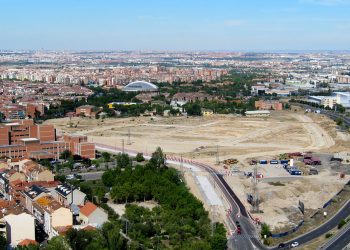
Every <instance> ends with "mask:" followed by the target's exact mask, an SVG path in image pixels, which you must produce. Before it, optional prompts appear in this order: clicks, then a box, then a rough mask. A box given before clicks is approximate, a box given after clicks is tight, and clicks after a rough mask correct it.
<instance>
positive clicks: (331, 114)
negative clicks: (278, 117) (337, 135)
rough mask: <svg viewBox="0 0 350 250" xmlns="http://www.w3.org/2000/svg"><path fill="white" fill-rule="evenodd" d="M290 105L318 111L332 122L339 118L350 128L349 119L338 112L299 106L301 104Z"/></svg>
mask: <svg viewBox="0 0 350 250" xmlns="http://www.w3.org/2000/svg"><path fill="white" fill-rule="evenodd" d="M292 104H293V105H297V106H300V107H302V108H304V109H311V110H312V111H315V110H320V111H321V114H323V115H326V116H328V117H329V118H331V119H332V120H334V121H335V120H336V119H337V118H341V119H343V120H344V124H345V125H347V126H350V117H348V116H345V115H343V114H341V113H338V112H335V111H331V110H325V109H319V108H315V107H313V106H310V105H307V104H301V103H292Z"/></svg>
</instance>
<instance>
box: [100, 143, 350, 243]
mask: <svg viewBox="0 0 350 250" xmlns="http://www.w3.org/2000/svg"><path fill="white" fill-rule="evenodd" d="M95 145H96V149H97V150H102V151H109V152H112V153H120V152H122V149H120V148H117V147H112V146H108V145H103V144H98V143H95ZM124 152H125V153H127V154H129V155H131V156H135V155H136V154H137V152H136V151H133V150H129V149H128V150H125V151H124ZM144 157H145V158H146V159H150V156H147V155H144ZM167 162H168V163H170V164H175V165H181V164H183V163H186V164H188V165H190V166H193V167H199V168H201V169H204V170H205V171H207V172H208V173H209V174H210V175H211V176H212V178H213V180H214V181H215V184H216V185H217V186H218V187H219V188H220V189H221V191H222V193H223V194H224V195H225V197H226V199H227V201H228V202H229V203H230V206H231V208H232V210H231V213H230V214H229V220H230V222H231V223H230V225H229V226H230V228H231V230H233V231H235V230H236V225H235V224H236V222H237V221H238V222H239V224H240V225H241V228H242V234H240V235H237V234H236V233H234V234H233V235H232V236H231V238H230V240H229V247H230V248H232V249H239V250H254V249H262V250H277V249H280V248H278V247H272V248H267V247H265V246H264V245H263V244H262V243H261V241H260V239H259V236H258V235H257V232H256V228H255V225H254V223H253V221H252V218H251V217H250V214H249V212H248V211H247V210H246V208H245V206H244V205H243V204H242V202H241V201H240V199H239V198H238V197H237V195H236V194H235V193H234V192H233V190H232V189H231V187H230V186H229V185H228V184H227V182H226V181H225V179H224V178H223V176H222V175H221V174H220V173H218V172H217V171H216V170H215V169H213V168H212V167H211V166H210V165H207V164H204V163H200V162H195V161H190V160H186V159H182V161H181V159H180V158H176V157H171V159H169V158H168V160H167ZM349 215H350V201H349V202H348V203H347V204H346V205H344V207H343V208H342V209H341V210H340V211H339V212H338V213H337V214H336V215H335V216H334V217H332V218H331V219H330V220H328V221H327V222H326V223H324V224H322V225H321V226H320V227H318V228H316V229H314V230H312V231H310V232H308V233H306V234H304V235H301V236H299V237H297V238H294V239H292V240H290V241H288V242H286V246H289V245H290V244H291V243H292V242H294V241H297V242H299V244H300V245H302V244H305V243H307V242H309V241H311V240H313V239H315V238H317V237H319V236H321V235H323V234H325V233H327V232H328V231H330V230H331V229H333V228H335V227H336V226H337V225H338V223H339V221H340V220H342V219H344V218H347V217H348V216H349Z"/></svg>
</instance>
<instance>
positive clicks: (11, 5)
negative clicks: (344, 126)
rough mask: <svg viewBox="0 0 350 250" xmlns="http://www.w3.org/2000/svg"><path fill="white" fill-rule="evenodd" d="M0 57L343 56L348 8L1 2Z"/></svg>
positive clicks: (327, 4) (251, 1) (238, 1)
mask: <svg viewBox="0 0 350 250" xmlns="http://www.w3.org/2000/svg"><path fill="white" fill-rule="evenodd" d="M0 8H1V11H0V50H23V49H35V50H36V49H46V50H188V51H193V50H194V51H196V50H212V51H291V50H349V49H350V0H0Z"/></svg>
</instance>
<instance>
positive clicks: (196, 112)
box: [185, 103, 202, 116]
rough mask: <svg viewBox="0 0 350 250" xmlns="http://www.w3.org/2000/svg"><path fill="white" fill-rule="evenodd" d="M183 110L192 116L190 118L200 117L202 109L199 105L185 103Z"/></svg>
mask: <svg viewBox="0 0 350 250" xmlns="http://www.w3.org/2000/svg"><path fill="white" fill-rule="evenodd" d="M185 110H186V112H187V114H188V115H192V116H201V115H202V109H201V106H200V104H199V103H187V104H186V105H185Z"/></svg>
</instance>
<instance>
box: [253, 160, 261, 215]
mask: <svg viewBox="0 0 350 250" xmlns="http://www.w3.org/2000/svg"><path fill="white" fill-rule="evenodd" d="M257 175H258V164H257V165H255V167H254V176H253V201H252V205H253V212H254V213H259V212H260V210H259V191H258V179H257V178H256V176H257Z"/></svg>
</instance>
